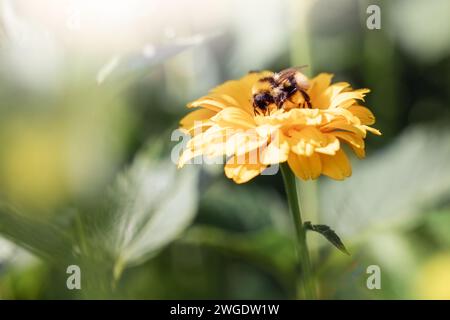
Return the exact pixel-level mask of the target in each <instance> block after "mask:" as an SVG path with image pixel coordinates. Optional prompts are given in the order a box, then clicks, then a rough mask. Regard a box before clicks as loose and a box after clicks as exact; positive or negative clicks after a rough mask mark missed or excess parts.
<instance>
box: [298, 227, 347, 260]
mask: <svg viewBox="0 0 450 320" xmlns="http://www.w3.org/2000/svg"><path fill="white" fill-rule="evenodd" d="M303 225H304V227H305V229H306V230H310V231H315V232H317V233H320V234H321V235H323V236H324V237H325V238H326V239H327V240H328V241H330V242H331V244H332V245H333V246H335V247H336V248H338V249H339V250H340V251H341V252H343V253H345V254H346V255H350V253H349V252H348V251H347V248H345V246H344V244H343V243H342V241H341V239H340V238H339V236H338V235H337V234H336V232H334V230H333V229H331V228H330V227H329V226H326V225H324V224H311V222H309V221H306V222H305V223H304V224H303Z"/></svg>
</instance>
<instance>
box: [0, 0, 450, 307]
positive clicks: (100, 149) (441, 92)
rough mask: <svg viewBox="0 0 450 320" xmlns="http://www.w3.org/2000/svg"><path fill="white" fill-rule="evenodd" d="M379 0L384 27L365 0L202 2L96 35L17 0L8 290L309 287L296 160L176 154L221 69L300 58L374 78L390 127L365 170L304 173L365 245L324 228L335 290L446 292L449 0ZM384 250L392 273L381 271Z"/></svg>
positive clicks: (56, 293)
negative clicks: (376, 282)
mask: <svg viewBox="0 0 450 320" xmlns="http://www.w3.org/2000/svg"><path fill="white" fill-rule="evenodd" d="M19 2H20V1H19ZM49 3H51V1H49ZM377 3H378V4H379V6H380V7H381V10H382V29H381V30H368V29H367V28H366V26H365V19H366V17H367V14H366V11H365V10H366V8H367V5H368V4H369V1H355V0H344V1H339V2H335V1H332V0H317V1H308V2H307V4H305V5H304V6H303V5H297V4H294V2H293V1H282V2H279V1H262V2H260V1H249V2H248V3H247V2H246V3H245V4H242V2H239V1H221V2H220V4H219V2H218V4H217V5H216V6H217V8H214V6H213V5H212V4H208V6H211V7H207V8H206V9H205V8H204V6H205V5H204V4H202V2H201V1H194V4H193V5H192V6H193V8H194V9H196V10H198V11H197V12H194V13H193V12H191V11H189V12H186V16H187V17H184V18H183V19H185V20H186V21H185V20H183V23H185V24H184V25H183V24H181V25H178V24H173V23H174V21H172V20H171V19H169V18H168V19H167V21H162V22H161V25H160V24H158V25H156V22H154V30H153V29H152V31H153V33H154V34H156V38H155V37H154V38H150V39H147V38H146V37H147V36H148V35H147V32H144V31H142V38H138V39H137V40H136V39H135V38H133V45H131V46H129V47H126V48H122V46H121V45H119V44H120V43H118V44H116V43H115V45H114V46H113V49H111V48H109V47H108V48H107V49H105V48H103V49H104V50H100V53H99V52H97V51H95V50H93V49H92V48H91V47H87V46H86V47H83V46H82V44H80V43H79V42H77V41H75V40H73V39H75V37H76V34H75V36H74V35H73V32H75V31H70V30H69V31H67V30H66V31H64V32H62V35H61V32H59V31H58V30H56V29H55V28H56V27H55V25H54V24H50V23H48V21H45V19H44V20H42V19H41V20H39V17H37V18H36V17H35V16H33V15H31V16H30V13H29V12H28V11H27V10H25V9H24V8H26V7H27V6H26V5H24V4H23V3H22V4H21V5H18V6H12V5H11V2H10V1H1V4H2V7H1V10H0V13H1V17H2V18H1V24H2V29H1V30H2V32H1V42H2V45H1V46H0V81H1V83H2V85H1V87H0V101H1V102H0V146H1V147H0V196H1V197H0V234H1V237H2V238H0V298H2V299H79V298H125V299H130V298H139V299H142V298H143V299H164V298H166V299H181V298H188V299H193V298H218V299H225V298H237V299H246V298H247V299H258V298H259V299H293V298H296V290H295V287H294V283H295V282H294V281H293V279H294V278H295V272H296V270H295V255H294V249H293V243H292V234H293V230H292V225H291V223H290V220H289V216H288V214H287V208H286V202H285V200H284V193H283V189H282V181H281V177H280V176H279V175H277V176H261V177H258V178H256V179H255V180H253V181H251V182H249V183H248V184H246V185H234V184H233V183H232V182H230V181H228V180H227V179H226V178H225V177H224V176H223V173H222V168H221V167H220V166H218V167H214V166H204V167H203V168H197V167H193V166H188V168H185V169H183V170H181V171H177V170H176V168H175V165H174V164H173V163H172V162H171V161H170V152H171V149H172V147H173V146H175V145H176V144H177V143H178V142H177V141H171V139H170V137H171V133H172V131H173V130H174V129H175V128H176V127H177V126H178V121H179V119H180V118H181V117H182V116H183V115H184V114H186V112H187V110H186V109H185V108H184V105H185V104H186V102H188V101H190V100H191V99H194V98H196V97H198V96H199V95H202V94H204V93H206V92H207V90H208V89H210V88H211V87H213V86H214V85H216V84H218V83H220V82H222V81H224V80H227V79H230V78H235V77H239V76H241V75H242V74H245V73H246V72H247V71H248V70H251V69H273V70H279V69H282V68H285V67H288V66H290V65H292V64H296V63H299V62H300V63H301V60H303V59H308V60H309V61H308V63H309V64H310V70H309V72H311V73H318V72H332V73H334V74H335V80H336V81H340V80H345V81H348V82H350V83H352V84H353V85H354V87H368V88H370V89H371V90H372V92H371V94H370V95H369V96H368V98H367V101H366V103H367V105H368V106H369V107H370V108H371V109H372V110H373V112H374V114H375V115H376V116H377V123H376V127H377V128H379V129H380V130H381V131H382V132H383V136H382V137H381V138H374V137H369V138H368V139H367V144H368V146H367V149H368V152H367V153H368V157H367V159H366V160H364V161H361V162H357V160H356V159H353V160H352V163H353V165H354V170H353V172H354V174H353V177H351V178H350V179H348V180H346V181H345V182H334V181H329V180H327V179H320V180H319V182H318V185H314V184H306V185H305V189H307V190H309V191H308V192H310V194H308V196H307V197H306V199H303V200H304V201H305V203H303V206H305V207H306V208H309V209H308V210H311V211H314V210H316V209H315V208H317V212H316V213H312V212H307V213H306V215H308V217H311V220H313V223H326V224H328V225H330V226H331V227H332V228H333V229H335V230H336V231H337V233H338V234H339V235H340V237H341V239H342V240H343V242H344V243H345V245H346V247H347V248H348V249H349V251H350V252H351V256H350V257H348V256H345V255H342V254H341V253H340V252H338V251H337V250H336V249H335V248H333V247H331V246H330V245H329V244H327V243H326V241H325V240H324V239H322V238H321V237H320V236H318V235H315V234H311V235H309V242H310V244H311V247H312V248H313V249H314V252H313V258H314V259H313V260H314V268H315V270H317V277H318V280H319V282H320V297H321V298H325V299H405V298H450V272H449V270H450V262H449V259H450V258H449V257H450V236H449V235H450V177H449V173H450V161H449V160H450V149H449V147H450V131H449V130H448V126H449V124H450V119H449V115H450V112H449V111H450V97H449V91H448V88H449V87H450V38H448V30H449V29H448V21H449V19H448V12H450V10H448V2H446V1H443V0H433V1H428V2H427V5H426V6H425V5H424V3H423V2H420V1H404V0H400V1H395V2H388V1H377ZM141 5H143V4H142V3H141ZM143 6H144V5H143ZM200 8H203V9H204V11H202V10H200ZM293 8H294V9H295V10H294V9H293ZM219 9H220V10H219ZM446 9H447V10H446ZM142 10H143V12H144V11H145V10H144V8H143V9H142ZM161 10H162V9H161ZM296 10H297V11H296ZM306 10H307V11H306ZM180 12H183V8H180ZM230 12H231V13H233V14H231V13H230ZM288 13H289V14H288ZM419 13H420V19H419V20H417V14H419ZM161 15H162V16H164V12H163V13H161ZM208 16H209V18H210V19H206V17H208ZM262 16H263V17H264V19H263V21H261V19H260V17H262ZM287 16H288V17H289V18H288V19H287V18H286V17H287ZM199 17H200V18H202V17H203V18H205V19H204V20H202V19H199ZM296 17H305V19H296ZM198 20H202V21H203V22H202V23H204V25H203V24H201V23H198V24H195V23H193V21H198ZM210 20H214V22H210ZM148 23H149V25H147V26H146V27H147V28H152V24H151V21H150V22H148ZM172 24H173V25H172ZM216 24H217V25H216ZM36 25H39V28H36ZM446 26H447V28H446ZM140 28H141V29H139V30H147V29H146V28H144V27H143V26H141V27H140ZM41 29H43V30H47V31H46V32H40V31H41ZM299 30H301V31H299ZM304 30H306V31H307V32H305V31H304ZM443 30H447V33H445V32H444V31H443ZM16 31H17V32H16ZM19 31H20V32H19ZM106 31H107V30H106ZM71 32H72V33H71ZM49 34H53V35H54V37H50V36H49ZM24 35H25V36H24ZM27 35H28V36H27ZM101 35H102V36H103V38H99V39H97V40H96V41H97V42H98V43H100V44H101V43H102V40H104V39H106V38H108V37H111V38H114V37H112V36H111V35H109V36H108V35H107V34H101ZM71 37H73V39H72V38H71ZM83 37H85V36H83ZM127 37H136V30H132V32H130V34H127V33H126V29H124V30H123V34H121V35H120V37H118V39H120V40H123V39H127ZM70 39H72V40H73V43H72V42H71V41H70ZM114 40H117V39H109V41H110V42H114ZM117 41H119V40H117ZM108 43H109V42H108ZM117 48H120V49H121V50H118V49H117ZM97 49H98V48H97ZM142 52H143V53H142ZM118 57H119V58H118ZM99 75H100V78H101V81H98V80H99ZM196 169H198V170H196ZM71 264H77V265H80V267H81V270H82V289H81V290H79V291H77V290H74V291H71V290H68V289H67V287H66V279H67V276H68V274H66V268H67V266H69V265H71ZM372 264H375V265H379V266H380V267H381V270H382V289H381V290H369V289H367V287H366V279H367V276H368V275H367V273H366V268H367V266H369V265H372Z"/></svg>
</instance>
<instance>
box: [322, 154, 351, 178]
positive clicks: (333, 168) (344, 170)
mask: <svg viewBox="0 0 450 320" xmlns="http://www.w3.org/2000/svg"><path fill="white" fill-rule="evenodd" d="M320 159H321V161H322V173H323V174H324V175H326V176H329V177H330V178H333V179H336V180H343V179H345V178H346V177H349V176H351V174H352V167H351V164H350V161H349V160H348V158H347V155H346V154H345V152H344V151H343V150H342V149H340V150H338V151H337V152H336V154H335V155H334V156H329V155H325V154H321V155H320Z"/></svg>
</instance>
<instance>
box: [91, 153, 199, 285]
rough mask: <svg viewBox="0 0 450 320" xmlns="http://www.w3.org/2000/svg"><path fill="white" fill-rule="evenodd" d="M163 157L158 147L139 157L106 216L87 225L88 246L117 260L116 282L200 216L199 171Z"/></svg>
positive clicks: (112, 194) (115, 192) (117, 186)
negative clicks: (100, 247)
mask: <svg viewBox="0 0 450 320" xmlns="http://www.w3.org/2000/svg"><path fill="white" fill-rule="evenodd" d="M159 154H160V150H159V149H158V150H156V151H155V148H152V149H150V150H147V151H145V152H143V153H141V154H139V155H138V156H137V157H136V159H135V160H134V161H133V164H132V165H131V167H130V168H128V169H127V170H125V172H124V173H122V174H120V175H119V176H118V178H117V180H116V182H115V184H114V186H113V187H112V189H111V190H110V192H109V193H108V195H107V197H106V203H107V207H106V209H105V210H104V211H105V212H104V214H103V215H96V217H95V221H88V222H86V223H85V225H86V226H87V227H88V228H90V229H91V231H90V233H91V236H90V237H91V238H90V240H89V242H90V243H96V244H101V245H102V246H103V247H104V248H105V249H106V251H107V252H109V254H110V255H111V256H112V257H113V259H114V260H115V262H114V264H115V266H114V274H115V278H116V279H117V278H118V277H119V276H120V274H121V272H122V271H123V269H124V268H126V267H127V266H130V265H138V264H140V263H142V262H144V261H146V260H147V259H149V258H151V257H152V256H153V255H155V254H156V253H157V252H159V250H161V249H162V248H163V247H164V246H166V245H167V244H169V243H170V242H171V241H173V240H175V239H176V238H177V237H178V236H179V235H180V234H181V233H182V232H183V231H184V230H185V229H186V228H187V227H188V226H189V225H190V224H191V222H192V220H193V218H194V216H195V213H196V212H197V201H198V191H197V190H198V188H197V180H198V171H197V170H196V168H194V167H192V166H187V167H186V168H183V169H182V170H177V169H176V165H175V164H174V163H172V162H171V161H170V159H167V158H162V157H160V155H159ZM92 228H94V232H92Z"/></svg>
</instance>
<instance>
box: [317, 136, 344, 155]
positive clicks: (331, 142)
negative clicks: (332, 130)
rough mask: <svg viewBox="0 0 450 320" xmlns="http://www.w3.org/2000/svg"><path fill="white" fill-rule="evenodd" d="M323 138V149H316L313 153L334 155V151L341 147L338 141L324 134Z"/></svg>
mask: <svg viewBox="0 0 450 320" xmlns="http://www.w3.org/2000/svg"><path fill="white" fill-rule="evenodd" d="M324 136H325V138H326V141H327V142H326V143H325V144H324V146H323V147H320V148H316V149H315V152H318V153H324V154H328V155H334V154H336V151H338V150H339V148H340V147H341V145H340V143H339V139H337V138H336V137H335V136H334V135H332V134H324Z"/></svg>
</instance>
